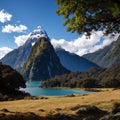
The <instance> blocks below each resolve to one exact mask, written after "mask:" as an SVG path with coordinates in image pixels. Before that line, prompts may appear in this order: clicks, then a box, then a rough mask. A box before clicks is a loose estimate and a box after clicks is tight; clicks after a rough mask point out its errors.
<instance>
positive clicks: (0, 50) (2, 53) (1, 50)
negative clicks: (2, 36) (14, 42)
mask: <svg viewBox="0 0 120 120" xmlns="http://www.w3.org/2000/svg"><path fill="white" fill-rule="evenodd" d="M10 51H12V49H11V48H8V47H1V48H0V59H1V58H2V57H4V56H5V55H6V54H7V53H9V52H10Z"/></svg>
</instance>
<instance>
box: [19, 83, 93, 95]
mask: <svg viewBox="0 0 120 120" xmlns="http://www.w3.org/2000/svg"><path fill="white" fill-rule="evenodd" d="M40 85H41V82H26V88H21V89H20V90H22V91H25V92H28V93H30V95H31V96H64V95H68V94H90V93H91V92H87V91H84V90H75V89H67V88H41V87H39V86H40Z"/></svg>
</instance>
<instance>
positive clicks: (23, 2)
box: [0, 0, 118, 58]
mask: <svg viewBox="0 0 120 120" xmlns="http://www.w3.org/2000/svg"><path fill="white" fill-rule="evenodd" d="M58 7H59V6H58V5H56V1H55V0H0V58H2V57H3V56H4V55H5V54H6V53H8V52H9V51H11V50H13V49H15V48H17V47H19V46H20V45H22V44H18V43H15V41H16V39H17V38H19V39H18V40H17V41H19V43H21V41H22V40H23V41H24V39H25V35H28V34H29V33H30V32H32V31H33V30H34V29H35V28H36V27H37V26H39V25H41V26H42V27H43V28H44V29H45V30H46V32H47V33H48V36H49V37H50V38H51V43H52V44H53V46H54V47H56V46H58V45H60V46H62V47H63V48H64V49H65V50H67V51H70V52H73V53H76V54H78V55H83V54H86V53H89V52H94V51H96V50H98V49H101V48H103V47H104V46H106V45H108V44H110V43H111V42H112V41H114V40H116V38H117V36H118V35H116V37H115V38H114V39H113V38H112V39H111V38H110V37H109V36H107V37H103V32H102V31H97V32H94V31H93V34H92V36H91V38H89V39H86V37H85V35H84V34H83V35H82V36H80V35H77V34H76V33H70V32H66V28H65V27H63V26H62V23H63V20H64V19H63V18H62V16H58V15H57V14H56V9H57V8H58ZM21 36H22V37H21ZM101 38H102V39H101Z"/></svg>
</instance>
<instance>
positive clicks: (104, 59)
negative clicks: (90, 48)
mask: <svg viewBox="0 0 120 120" xmlns="http://www.w3.org/2000/svg"><path fill="white" fill-rule="evenodd" d="M83 57H84V58H86V59H88V60H90V61H92V62H94V63H96V64H97V65H99V66H101V67H103V68H109V67H113V66H114V65H116V64H118V63H120V36H119V37H118V39H117V41H115V42H113V43H112V44H110V45H109V46H106V47H105V48H103V49H101V50H98V51H96V52H94V53H89V54H86V55H84V56H83Z"/></svg>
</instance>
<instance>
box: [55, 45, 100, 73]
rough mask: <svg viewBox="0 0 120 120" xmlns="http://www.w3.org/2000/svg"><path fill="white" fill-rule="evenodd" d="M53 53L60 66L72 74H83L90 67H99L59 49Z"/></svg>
mask: <svg viewBox="0 0 120 120" xmlns="http://www.w3.org/2000/svg"><path fill="white" fill-rule="evenodd" d="M55 51H56V53H57V55H58V57H59V59H60V61H61V64H62V65H63V66H65V67H66V68H67V69H69V70H71V71H72V72H77V71H80V72H84V71H87V70H89V69H90V68H91V67H97V68H98V67H99V66H98V65H96V64H94V63H92V62H91V61H89V60H87V59H86V58H83V57H80V56H78V55H76V54H74V53H70V52H68V51H66V50H64V49H63V48H61V47H58V48H56V49H55Z"/></svg>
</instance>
